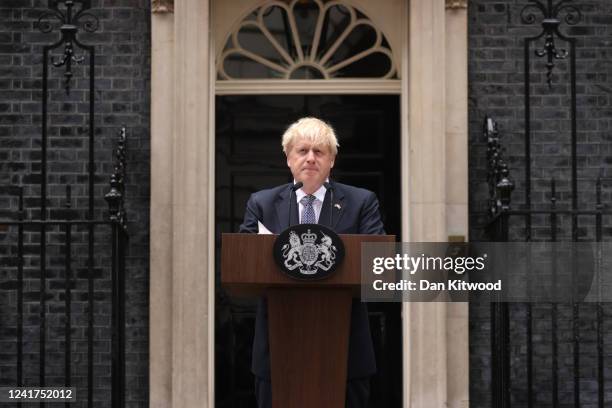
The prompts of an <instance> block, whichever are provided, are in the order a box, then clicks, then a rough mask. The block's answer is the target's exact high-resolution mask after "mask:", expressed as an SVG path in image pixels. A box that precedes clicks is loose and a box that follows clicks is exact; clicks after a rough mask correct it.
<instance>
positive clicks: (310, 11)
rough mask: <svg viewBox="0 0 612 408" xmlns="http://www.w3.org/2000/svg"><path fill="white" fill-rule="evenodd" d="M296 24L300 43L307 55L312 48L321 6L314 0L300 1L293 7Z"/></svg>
mask: <svg viewBox="0 0 612 408" xmlns="http://www.w3.org/2000/svg"><path fill="white" fill-rule="evenodd" d="M293 15H294V18H295V24H296V25H297V30H298V34H299V36H300V45H301V46H302V51H303V53H304V54H305V55H308V54H309V53H310V50H311V49H312V40H313V38H314V33H315V27H316V25H317V18H318V17H319V6H317V4H316V3H315V2H314V1H300V2H297V3H296V4H295V6H294V7H293Z"/></svg>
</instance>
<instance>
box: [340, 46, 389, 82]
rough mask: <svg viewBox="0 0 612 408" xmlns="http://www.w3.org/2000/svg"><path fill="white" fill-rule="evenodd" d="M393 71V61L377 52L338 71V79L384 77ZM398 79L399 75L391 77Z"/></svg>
mask: <svg viewBox="0 0 612 408" xmlns="http://www.w3.org/2000/svg"><path fill="white" fill-rule="evenodd" d="M390 69H391V59H390V58H389V57H388V56H387V55H386V54H383V53H381V52H375V53H373V54H370V55H368V56H367V57H364V58H362V59H359V60H357V61H355V62H353V63H352V64H349V65H347V66H346V67H344V68H342V69H340V70H338V71H336V72H335V73H334V74H333V76H335V77H338V78H366V77H383V76H385V75H386V74H387V72H389V70H390ZM391 78H397V75H395V74H394V75H393V76H391Z"/></svg>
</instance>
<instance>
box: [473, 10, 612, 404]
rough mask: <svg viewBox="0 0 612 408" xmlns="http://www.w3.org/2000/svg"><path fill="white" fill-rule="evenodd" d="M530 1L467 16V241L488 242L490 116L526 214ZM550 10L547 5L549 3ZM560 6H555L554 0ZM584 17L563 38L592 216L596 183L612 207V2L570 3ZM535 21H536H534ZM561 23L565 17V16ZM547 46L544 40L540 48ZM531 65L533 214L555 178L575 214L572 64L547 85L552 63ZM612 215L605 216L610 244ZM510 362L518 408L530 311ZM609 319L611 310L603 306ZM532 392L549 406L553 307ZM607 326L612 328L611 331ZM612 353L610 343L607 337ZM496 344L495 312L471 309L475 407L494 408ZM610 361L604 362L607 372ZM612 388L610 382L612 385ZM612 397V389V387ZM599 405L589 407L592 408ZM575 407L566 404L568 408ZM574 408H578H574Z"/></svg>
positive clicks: (586, 397)
mask: <svg viewBox="0 0 612 408" xmlns="http://www.w3.org/2000/svg"><path fill="white" fill-rule="evenodd" d="M527 3H528V2H527V1H518V0H508V1H493V0H471V1H470V2H469V7H468V16H469V17H468V18H469V22H468V24H469V106H470V108H469V126H470V128H469V133H470V147H469V179H470V193H469V197H470V237H471V239H472V240H479V239H486V237H485V235H484V231H483V227H484V225H485V223H486V205H487V185H486V172H487V169H486V164H487V163H486V141H485V140H483V136H482V122H483V120H484V117H485V115H487V114H488V115H490V116H491V117H493V118H494V119H495V120H497V122H498V123H499V126H500V133H501V135H502V143H503V144H504V146H505V148H506V153H505V155H506V158H507V161H508V162H509V165H510V171H511V177H512V179H513V180H514V182H515V186H516V189H515V192H514V194H513V195H512V207H513V208H515V209H520V208H524V205H523V204H524V200H525V195H524V193H523V191H524V190H523V189H524V185H525V184H524V177H525V172H524V167H525V156H524V153H523V152H524V129H525V120H524V115H525V108H524V106H525V101H524V51H523V38H524V37H527V36H534V35H537V34H539V33H540V31H541V26H540V24H539V21H541V19H540V17H538V18H539V19H538V22H537V23H536V24H534V25H526V24H524V23H522V22H521V20H520V12H521V9H522V8H523V7H524V6H525V5H526V4H527ZM543 3H546V2H543ZM554 3H557V1H555V2H554ZM572 4H575V5H577V6H578V7H579V9H580V11H581V12H582V20H581V22H580V23H578V24H577V25H575V26H573V27H570V26H568V25H567V24H566V23H565V22H564V23H562V25H561V32H562V33H564V34H566V35H568V36H571V37H575V38H576V48H577V53H576V57H577V60H576V73H577V88H576V90H577V102H578V105H577V107H578V110H577V119H578V120H577V130H578V133H577V136H578V148H577V153H578V161H577V163H578V191H579V207H580V208H582V209H594V207H595V194H594V192H595V179H596V177H597V175H598V174H600V172H601V174H602V176H603V202H604V203H610V201H611V198H612V196H611V189H610V186H611V182H612V167H611V166H610V164H611V163H612V149H611V144H610V141H611V140H612V127H611V125H612V109H611V108H610V106H611V102H612V64H610V61H611V60H612V41H611V40H610V39H611V38H612V35H611V34H612V2H610V1H608V0H597V1H592V0H587V1H581V0H577V1H574V2H572ZM536 15H537V13H536ZM563 16H564V15H561V17H563ZM542 46H543V40H540V41H538V42H537V47H538V48H542ZM557 48H565V49H568V50H569V45H568V44H567V43H563V42H561V41H558V42H557ZM530 55H531V60H532V66H531V68H530V72H531V73H532V74H531V82H532V91H531V92H532V98H531V111H532V130H533V132H532V138H531V143H532V145H531V146H532V147H531V152H532V160H531V166H532V177H531V183H532V191H533V193H532V204H533V208H541V209H546V208H550V197H551V196H550V190H549V188H550V180H551V178H554V179H555V181H556V185H557V207H558V208H569V206H570V203H571V190H570V186H571V184H570V143H569V140H570V103H569V102H570V87H569V63H568V61H567V60H566V61H560V60H558V61H556V67H555V70H554V71H553V85H552V88H550V89H549V87H548V85H547V84H546V69H545V66H544V64H545V60H544V59H543V58H537V57H535V56H534V49H533V48H532V49H530ZM570 221H571V220H570V219H569V217H562V218H561V219H559V222H560V226H559V230H558V234H559V237H558V238H559V239H560V240H568V239H570V236H571V228H570V227H571V223H570ZM593 221H594V220H593V219H592V218H581V219H580V220H579V223H580V228H579V239H580V240H587V241H588V240H593V239H594V228H593V224H594V222H593ZM611 222H612V220H611V217H604V236H605V239H607V240H609V239H610V238H611V236H612V229H611V228H610V226H611ZM533 223H534V235H533V238H534V239H535V240H549V239H550V222H549V219H548V218H547V217H534V219H533ZM510 232H511V238H512V239H513V240H522V239H524V237H525V230H524V224H523V221H522V220H520V219H515V221H514V222H513V224H512V226H511V230H510ZM511 310H512V314H511V315H512V316H513V317H512V321H511V330H512V335H511V339H512V340H511V360H512V374H511V375H512V381H511V383H512V384H511V388H512V403H513V404H512V406H513V407H514V406H526V365H525V361H526V360H525V357H526V356H525V347H526V346H525V344H526V336H525V327H526V326H525V319H526V307H525V306H524V305H512V306H511ZM605 310H606V312H605V313H606V314H607V315H609V313H610V307H609V305H606V307H605ZM532 313H533V318H534V360H533V364H534V390H535V392H536V398H535V400H534V401H535V403H536V404H535V406H544V405H543V404H547V403H548V404H550V403H551V401H552V388H551V387H552V366H551V356H550V350H551V319H550V315H551V306H550V305H534V306H533V310H532ZM558 313H559V314H558V315H559V320H558V327H559V330H558V333H559V334H558V335H559V338H560V343H559V369H560V376H559V396H560V401H561V402H562V403H568V404H570V405H571V404H573V377H572V370H573V360H572V331H571V309H569V307H568V306H567V305H561V306H560V308H559V312H558ZM594 316H595V309H594V306H593V305H586V306H583V307H581V312H580V319H581V323H580V327H581V339H580V345H581V365H580V376H581V380H580V392H581V394H580V395H581V397H580V399H581V403H582V404H583V405H581V406H596V401H597V399H596V398H597V389H598V385H597V381H596V360H595V358H596V348H595V343H594V338H595V337H594V336H595V320H594ZM606 327H607V326H606ZM605 343H606V346H605V347H606V348H605V350H610V347H612V344H610V339H609V338H608V337H606V339H605ZM490 347H491V345H490V310H489V305H488V304H486V305H484V304H483V305H477V304H472V305H471V306H470V399H471V401H472V403H471V406H472V407H485V406H486V407H489V406H491V402H490V392H491V348H490ZM610 363H611V361H610V359H609V357H606V358H605V365H606V366H609V364H610ZM608 384H610V382H609V381H608ZM606 392H607V395H608V398H609V395H610V387H609V386H606ZM589 404H592V405H589ZM568 406H569V405H568ZM572 406H573V405H572Z"/></svg>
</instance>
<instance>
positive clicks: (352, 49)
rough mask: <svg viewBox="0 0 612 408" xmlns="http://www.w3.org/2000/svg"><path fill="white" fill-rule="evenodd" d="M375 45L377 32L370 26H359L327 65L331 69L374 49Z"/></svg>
mask: <svg viewBox="0 0 612 408" xmlns="http://www.w3.org/2000/svg"><path fill="white" fill-rule="evenodd" d="M375 44H376V30H374V28H373V27H371V26H369V25H363V24H362V25H358V26H357V27H355V28H353V29H352V30H351V33H350V34H349V35H348V36H347V37H346V38H345V39H344V40H343V41H342V43H341V44H340V46H339V47H338V48H337V49H336V51H334V53H333V54H332V56H331V58H330V59H329V60H328V62H327V63H326V65H327V66H329V67H331V66H333V65H336V64H338V63H340V62H342V61H344V60H346V59H348V58H350V57H352V56H353V55H356V54H359V53H360V52H362V51H365V50H368V49H370V48H372V47H374V45H375ZM372 76H373V75H372Z"/></svg>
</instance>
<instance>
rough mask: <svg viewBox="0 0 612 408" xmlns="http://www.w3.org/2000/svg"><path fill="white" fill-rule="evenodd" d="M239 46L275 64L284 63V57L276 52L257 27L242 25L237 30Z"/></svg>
mask: <svg viewBox="0 0 612 408" xmlns="http://www.w3.org/2000/svg"><path fill="white" fill-rule="evenodd" d="M238 42H239V43H240V46H241V47H242V48H243V49H244V50H247V51H250V52H252V53H253V54H255V55H257V56H259V57H262V58H264V59H266V60H268V61H270V62H272V63H274V64H277V65H281V66H283V65H286V62H285V59H284V58H283V57H282V56H281V55H280V54H279V53H278V51H277V50H276V49H275V48H274V46H273V45H272V44H271V43H270V41H269V40H268V39H267V38H266V36H265V35H264V34H263V33H262V32H261V30H260V29H259V27H255V26H247V27H242V28H241V29H240V31H239V32H238Z"/></svg>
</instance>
